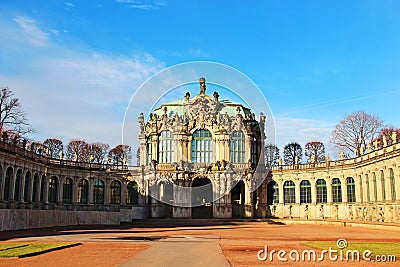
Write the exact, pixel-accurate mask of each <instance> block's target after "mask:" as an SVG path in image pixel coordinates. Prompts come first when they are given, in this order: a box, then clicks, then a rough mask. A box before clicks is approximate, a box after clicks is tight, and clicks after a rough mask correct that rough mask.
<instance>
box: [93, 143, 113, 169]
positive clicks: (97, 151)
mask: <svg viewBox="0 0 400 267" xmlns="http://www.w3.org/2000/svg"><path fill="white" fill-rule="evenodd" d="M109 150H110V145H108V144H103V143H99V142H96V143H93V144H91V145H90V154H91V155H92V156H93V162H94V163H100V164H101V163H104V161H105V159H106V156H107V154H108V151H109Z"/></svg>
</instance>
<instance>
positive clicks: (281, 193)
mask: <svg viewBox="0 0 400 267" xmlns="http://www.w3.org/2000/svg"><path fill="white" fill-rule="evenodd" d="M283 183H284V182H283V181H281V182H278V188H279V189H278V190H279V194H278V196H279V204H285V197H284V194H283Z"/></svg>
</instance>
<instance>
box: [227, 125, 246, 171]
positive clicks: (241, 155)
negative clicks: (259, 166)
mask: <svg viewBox="0 0 400 267" xmlns="http://www.w3.org/2000/svg"><path fill="white" fill-rule="evenodd" d="M230 138H231V140H230V160H231V162H234V163H244V162H246V147H245V139H244V134H243V132H242V131H234V132H233V133H232V134H231V136H230Z"/></svg>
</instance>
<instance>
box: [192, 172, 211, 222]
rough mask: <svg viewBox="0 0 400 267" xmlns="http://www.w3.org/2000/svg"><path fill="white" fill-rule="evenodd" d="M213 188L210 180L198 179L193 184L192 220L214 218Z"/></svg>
mask: <svg viewBox="0 0 400 267" xmlns="http://www.w3.org/2000/svg"><path fill="white" fill-rule="evenodd" d="M212 201H213V186H212V183H211V181H210V179H208V178H205V177H204V178H203V177H198V178H195V179H194V180H193V182H192V218H193V219H211V218H212V217H213V203H212Z"/></svg>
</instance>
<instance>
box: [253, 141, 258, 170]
mask: <svg viewBox="0 0 400 267" xmlns="http://www.w3.org/2000/svg"><path fill="white" fill-rule="evenodd" d="M251 163H252V164H253V165H254V166H257V164H258V142H257V138H255V137H254V136H252V137H251Z"/></svg>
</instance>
